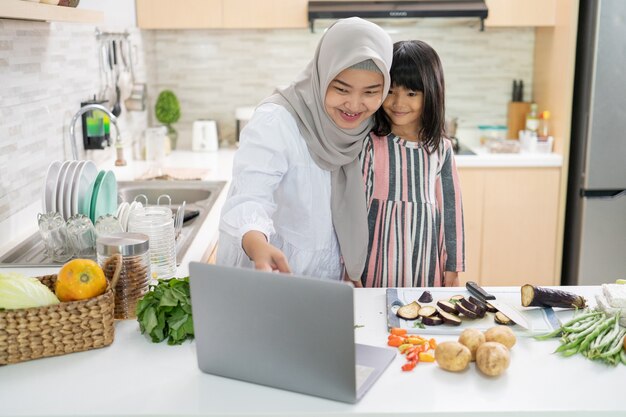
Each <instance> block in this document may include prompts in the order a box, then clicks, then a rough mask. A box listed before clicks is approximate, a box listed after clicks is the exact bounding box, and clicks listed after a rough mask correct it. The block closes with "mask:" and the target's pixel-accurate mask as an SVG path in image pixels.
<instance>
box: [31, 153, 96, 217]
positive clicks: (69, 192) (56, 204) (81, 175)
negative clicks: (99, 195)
mask: <svg viewBox="0 0 626 417" xmlns="http://www.w3.org/2000/svg"><path fill="white" fill-rule="evenodd" d="M97 174H98V168H97V167H96V164H94V163H93V162H92V161H65V162H60V161H54V162H52V163H51V164H50V166H49V167H48V172H47V174H46V181H45V183H44V190H43V211H44V213H48V212H57V213H59V214H61V216H63V218H64V219H66V220H67V219H68V218H70V217H71V216H73V215H74V214H77V213H82V214H86V213H84V212H83V211H82V210H81V208H82V207H83V206H84V205H85V200H86V199H87V197H88V195H90V194H91V188H92V187H93V183H94V181H95V179H96V175H97Z"/></svg>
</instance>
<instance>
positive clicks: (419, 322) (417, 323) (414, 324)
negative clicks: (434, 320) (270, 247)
mask: <svg viewBox="0 0 626 417" xmlns="http://www.w3.org/2000/svg"><path fill="white" fill-rule="evenodd" d="M413 327H419V328H420V329H425V328H426V326H425V325H424V323H422V318H421V317H420V318H419V319H417V320H415V322H414V323H413Z"/></svg>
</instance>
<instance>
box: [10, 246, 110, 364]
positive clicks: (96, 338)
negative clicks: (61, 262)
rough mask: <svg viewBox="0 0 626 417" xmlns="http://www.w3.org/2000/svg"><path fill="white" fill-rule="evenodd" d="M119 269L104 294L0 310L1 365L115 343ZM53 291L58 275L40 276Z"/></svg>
mask: <svg viewBox="0 0 626 417" xmlns="http://www.w3.org/2000/svg"><path fill="white" fill-rule="evenodd" d="M119 258H120V259H119V262H118V268H117V269H118V270H117V271H116V273H115V274H114V276H113V278H112V279H111V282H110V283H109V284H108V285H107V289H106V291H105V292H104V294H102V295H99V296H97V297H93V298H89V299H87V300H82V301H71V302H63V303H59V304H55V305H51V306H46V307H34V308H23V309H17V310H2V311H0V365H6V364H10V363H18V362H23V361H28V360H31V359H38V358H45V357H48V356H57V355H64V354H66V353H73V352H82V351H85V350H89V349H95V348H101V347H104V346H108V345H110V344H111V343H113V332H114V328H113V321H114V320H113V310H114V307H115V300H114V291H113V288H115V284H116V283H117V279H118V278H119V269H120V268H119V266H121V256H120V257H119ZM38 279H39V280H41V282H42V283H43V284H45V285H46V286H47V287H48V288H50V289H51V290H52V291H54V284H55V282H56V279H57V276H56V275H46V276H43V277H38Z"/></svg>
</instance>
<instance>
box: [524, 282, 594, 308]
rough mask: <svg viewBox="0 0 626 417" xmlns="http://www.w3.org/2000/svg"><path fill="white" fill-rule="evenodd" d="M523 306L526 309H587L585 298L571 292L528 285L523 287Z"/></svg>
mask: <svg viewBox="0 0 626 417" xmlns="http://www.w3.org/2000/svg"><path fill="white" fill-rule="evenodd" d="M521 292H522V305H523V306H524V307H531V306H532V307H561V308H580V309H583V308H585V307H587V302H586V300H585V299H584V297H581V296H580V295H576V294H574V293H571V292H569V291H563V290H556V289H552V288H542V287H537V286H535V285H530V284H526V285H524V286H522V290H521Z"/></svg>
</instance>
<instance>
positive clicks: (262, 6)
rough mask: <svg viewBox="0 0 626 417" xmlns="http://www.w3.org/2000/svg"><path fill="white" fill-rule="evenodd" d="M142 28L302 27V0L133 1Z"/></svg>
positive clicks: (304, 17)
mask: <svg viewBox="0 0 626 417" xmlns="http://www.w3.org/2000/svg"><path fill="white" fill-rule="evenodd" d="M136 4H137V25H138V26H139V27H140V28H142V29H271V28H306V27H307V5H308V1H306V0H179V1H177V2H172V1H169V0H136Z"/></svg>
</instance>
